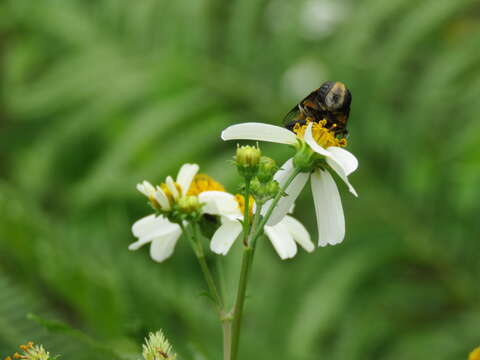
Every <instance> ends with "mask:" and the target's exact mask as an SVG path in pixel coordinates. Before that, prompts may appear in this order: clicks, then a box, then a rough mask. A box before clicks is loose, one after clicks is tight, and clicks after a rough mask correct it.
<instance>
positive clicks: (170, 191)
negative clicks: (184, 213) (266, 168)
mask: <svg viewBox="0 0 480 360" xmlns="http://www.w3.org/2000/svg"><path fill="white" fill-rule="evenodd" d="M198 170H199V167H198V165H197V164H185V165H183V166H182V167H181V168H180V171H179V172H178V176H177V181H176V182H174V181H173V179H172V177H171V176H168V177H167V179H166V181H165V183H164V184H162V185H161V186H157V187H154V186H153V185H152V184H150V183H149V182H148V181H144V182H142V183H140V184H138V185H137V189H138V191H140V192H141V193H142V194H144V195H145V196H147V197H148V198H149V199H150V201H151V202H152V204H153V206H154V207H155V208H156V209H158V210H161V211H164V212H168V211H169V210H171V208H172V206H173V205H174V204H175V203H176V202H178V200H179V199H180V198H181V197H183V196H187V195H189V196H198V195H199V194H201V193H202V192H203V191H209V190H222V189H223V186H222V185H221V184H219V183H217V182H216V181H214V180H213V179H212V178H210V177H209V176H207V175H202V174H197V173H198ZM132 233H133V235H134V236H135V237H136V238H137V239H138V240H137V241H135V242H134V243H132V244H130V246H129V247H128V248H129V250H137V249H139V248H140V247H141V246H143V245H145V244H148V243H150V244H151V245H150V256H151V257H152V259H153V260H155V261H157V262H162V261H164V260H165V259H167V258H169V257H170V256H171V255H172V254H173V251H174V249H175V245H176V244H177V241H178V239H179V238H180V236H181V235H182V230H181V227H180V225H178V224H176V223H172V222H170V221H169V220H168V219H167V218H166V217H165V216H163V215H158V216H157V215H155V214H151V215H148V216H146V217H143V218H141V219H140V220H138V221H136V222H135V223H134V224H133V226H132Z"/></svg>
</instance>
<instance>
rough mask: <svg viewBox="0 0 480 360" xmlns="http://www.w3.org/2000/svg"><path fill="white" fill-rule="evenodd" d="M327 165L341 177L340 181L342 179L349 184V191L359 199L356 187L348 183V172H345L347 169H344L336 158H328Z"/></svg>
mask: <svg viewBox="0 0 480 360" xmlns="http://www.w3.org/2000/svg"><path fill="white" fill-rule="evenodd" d="M327 164H328V165H330V167H331V168H332V169H333V170H334V171H335V172H336V173H337V174H338V176H339V177H340V179H342V180H343V182H344V183H345V184H347V186H348V190H349V191H350V192H351V193H352V194H353V195H355V196H356V197H358V194H357V192H356V191H355V189H354V187H353V186H352V184H350V181H348V177H347V174H346V171H345V169H344V168H343V166H342V164H341V163H339V162H338V161H337V160H336V159H335V158H334V157H327Z"/></svg>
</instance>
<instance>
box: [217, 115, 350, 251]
mask: <svg viewBox="0 0 480 360" xmlns="http://www.w3.org/2000/svg"><path fill="white" fill-rule="evenodd" d="M324 125H325V123H322V122H320V123H313V122H310V123H308V125H305V126H303V127H302V126H299V127H297V128H295V129H294V131H296V133H297V134H295V133H294V132H292V131H290V130H288V129H285V128H283V127H279V126H275V125H269V124H262V123H243V124H237V125H233V126H230V127H228V128H227V129H225V130H224V131H223V132H222V139H223V140H241V139H244V140H258V141H269V142H274V143H280V144H287V145H296V144H297V143H298V141H299V139H302V138H303V141H304V142H305V143H306V144H307V145H308V146H309V147H310V148H311V150H312V151H314V152H315V153H317V154H320V155H322V156H324V157H325V160H326V163H327V164H328V165H329V166H330V168H331V169H332V170H333V171H335V172H336V173H337V174H338V176H339V177H340V178H341V179H342V180H343V181H344V182H345V184H346V185H347V186H348V189H349V191H350V192H351V193H352V194H354V195H355V196H357V193H356V191H355V189H354V188H353V186H352V185H351V184H350V182H349V181H348V175H350V174H351V173H352V172H353V171H355V170H356V169H357V167H358V161H357V159H356V158H355V156H354V155H353V154H351V153H350V152H348V151H347V150H345V149H342V148H341V147H339V146H332V145H335V144H339V143H341V142H340V141H338V140H337V139H336V138H335V137H334V135H333V134H332V133H330V131H329V130H328V129H326V128H325V127H324ZM312 129H313V130H312ZM313 131H315V133H314V132H313ZM319 141H320V142H321V144H319ZM322 145H323V146H322ZM293 171H294V164H293V158H292V159H289V160H288V161H287V162H286V163H285V164H284V165H283V166H282V167H281V170H279V171H278V172H277V174H275V177H274V178H275V180H277V181H278V182H279V184H280V186H283V185H284V184H285V182H286V181H287V179H288V178H289V177H290V175H291V174H292V173H293ZM309 178H311V187H312V194H313V200H314V204H315V212H316V216H317V225H318V245H319V246H326V245H327V244H330V245H335V244H339V243H341V242H342V241H343V238H344V236H345V218H344V214H343V208H342V203H341V200H340V195H339V193H338V189H337V186H336V184H335V182H334V180H333V178H332V176H331V175H330V173H329V172H328V171H326V170H325V169H321V168H317V169H314V170H313V172H312V173H311V174H310V173H304V172H301V173H300V174H298V175H297V176H296V177H295V179H294V180H293V181H292V183H291V184H290V185H289V186H288V188H287V189H286V191H285V192H286V194H287V195H288V196H285V197H282V199H281V200H280V201H279V203H278V204H277V206H276V207H275V209H274V211H273V213H272V216H271V217H270V219H269V221H268V223H267V224H268V225H275V224H278V223H280V221H281V220H282V219H283V218H284V216H285V215H286V214H287V212H288V210H289V209H290V207H291V206H292V205H293V203H294V202H295V200H296V199H297V197H298V195H299V194H300V192H301V191H302V189H303V187H304V186H305V184H306V183H307V181H308V179H309ZM268 205H269V203H267V204H265V206H264V209H268Z"/></svg>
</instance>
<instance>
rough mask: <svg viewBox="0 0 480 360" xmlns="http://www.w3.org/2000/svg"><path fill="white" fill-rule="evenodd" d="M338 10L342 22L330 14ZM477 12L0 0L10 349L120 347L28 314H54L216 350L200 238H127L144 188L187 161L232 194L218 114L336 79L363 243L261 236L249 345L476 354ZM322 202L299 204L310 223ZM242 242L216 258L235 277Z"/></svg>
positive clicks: (0, 260) (0, 311)
mask: <svg viewBox="0 0 480 360" xmlns="http://www.w3.org/2000/svg"><path fill="white" fill-rule="evenodd" d="M319 4H320V5H319ZM321 4H323V5H321ZM325 4H330V8H331V7H332V6H333V7H334V8H336V9H337V15H338V12H339V11H344V12H343V13H340V15H341V14H343V17H339V19H338V22H337V23H332V24H329V21H327V20H325V19H323V20H322V21H323V22H326V24H324V25H329V26H330V27H326V28H325V27H322V26H320V27H318V26H316V25H318V24H316V23H315V22H314V21H313V20H315V19H316V18H312V16H314V15H315V11H313V10H314V9H316V6H317V7H318V6H324V7H323V8H321V9H323V10H324V11H326V10H325V9H328V6H327V7H325ZM332 4H333V5H332ZM335 4H336V6H334V5H335ZM339 4H340V5H342V6H339ZM479 13H480V8H479V6H478V4H477V3H476V2H475V1H473V0H457V1H451V0H420V1H413V0H392V1H384V0H365V1H347V0H345V1H341V2H333V1H331V2H327V1H326V0H316V1H314V0H310V1H297V2H285V1H280V0H244V1H221V0H200V1H195V2H193V1H190V0H177V1H174V2H172V1H170V2H167V1H160V0H143V1H139V2H131V1H126V0H97V1H85V0H83V1H80V0H69V1H59V0H44V1H28V0H5V1H4V2H2V3H1V4H0V54H1V70H0V71H1V73H0V74H1V77H2V85H1V97H0V106H1V107H0V127H1V132H0V174H1V177H2V180H1V182H0V209H1V210H0V214H1V216H0V297H1V298H2V300H1V302H0V325H1V326H0V354H9V353H12V352H13V351H14V349H15V347H16V346H17V345H18V344H20V343H25V342H26V341H28V340H34V341H35V342H37V343H40V342H43V343H45V344H46V345H48V348H49V349H50V350H51V351H52V352H54V353H62V354H63V356H64V358H68V359H72V360H76V359H84V358H88V359H97V358H98V359H100V358H101V359H106V358H108V357H106V355H105V354H103V353H97V352H95V351H93V353H91V354H88V355H86V353H87V349H86V348H85V347H82V346H81V345H80V344H78V343H76V342H75V341H73V340H65V338H64V337H63V336H61V335H60V334H55V333H54V334H51V335H49V336H48V338H47V337H46V336H47V334H45V332H43V331H42V330H41V329H40V328H39V327H38V326H37V325H36V324H35V323H32V322H30V321H28V320H27V319H26V318H25V315H26V314H27V313H29V312H40V313H45V314H47V315H51V316H54V317H60V318H62V319H64V320H65V321H67V322H68V323H70V324H71V325H72V326H75V327H79V328H82V329H83V330H85V331H86V332H87V333H89V334H90V335H91V336H92V337H96V338H99V339H100V340H101V341H102V343H104V344H106V345H108V346H112V347H115V349H120V350H119V351H121V352H122V353H124V354H127V355H128V354H130V355H132V354H140V352H141V349H140V346H139V345H138V344H140V343H141V341H142V339H143V338H144V337H145V335H146V334H147V333H148V332H149V331H155V330H157V329H159V328H163V329H166V331H167V332H168V334H169V337H170V339H171V340H172V343H173V344H175V347H176V350H178V353H179V354H181V355H183V356H182V358H185V359H190V358H191V359H217V358H219V356H220V354H219V352H218V351H217V349H219V348H220V344H219V339H220V333H219V331H218V330H217V324H216V323H215V319H214V317H213V316H211V314H210V312H209V311H207V308H208V306H209V305H210V304H209V300H208V299H206V298H202V297H200V296H192V295H191V294H199V293H200V292H201V290H202V288H203V283H202V279H201V275H200V274H199V272H198V269H197V264H196V263H195V261H194V260H195V259H194V258H193V255H192V254H191V253H190V251H189V249H188V246H187V244H186V242H183V244H182V243H180V244H179V246H178V249H177V250H176V253H175V256H174V257H173V258H172V259H171V260H169V261H168V262H167V263H165V264H161V265H158V264H155V263H153V262H151V261H150V259H149V257H148V255H147V254H146V253H145V254H143V255H144V256H141V255H140V254H135V256H134V255H132V254H130V253H129V252H128V251H127V245H128V244H129V242H131V241H133V239H132V237H131V234H130V224H131V223H132V222H133V221H134V219H136V218H138V217H140V216H142V215H145V212H144V209H145V207H144V204H143V203H142V201H141V200H140V201H139V199H140V197H139V196H138V194H137V193H136V191H135V189H134V185H135V183H136V182H138V181H140V180H143V179H144V178H148V179H159V180H160V179H163V178H164V176H165V174H169V173H175V171H176V169H177V168H178V165H179V164H181V163H184V162H187V161H188V162H198V163H199V164H201V166H202V171H204V172H208V173H209V174H211V175H212V176H214V177H216V178H218V179H221V180H222V181H223V182H224V183H225V184H227V185H228V187H229V188H230V190H232V191H234V190H235V186H236V184H233V183H232V179H230V178H228V177H226V175H225V173H226V172H225V171H224V169H225V167H227V166H231V165H229V163H228V162H227V160H228V159H230V158H231V157H232V155H233V152H234V148H233V144H226V143H222V142H221V141H220V140H219V134H220V131H221V129H223V128H224V127H225V126H227V125H229V124H232V123H235V122H240V121H260V122H270V123H275V124H278V123H279V122H280V120H281V118H282V116H283V115H284V113H286V112H287V111H288V110H289V109H290V108H291V106H292V105H293V104H294V103H295V102H296V101H298V100H299V99H300V98H301V97H302V96H304V95H306V93H308V91H310V90H312V89H313V88H315V87H316V86H318V84H319V83H320V82H321V81H323V80H326V79H333V80H340V81H343V82H345V83H346V84H348V86H349V87H350V89H351V90H352V93H353V104H352V114H351V119H350V125H349V129H350V134H351V136H350V139H349V143H350V147H349V149H350V150H351V151H352V152H353V153H354V154H356V155H357V157H358V158H359V159H360V161H361V163H360V170H359V171H358V172H357V174H356V175H354V176H353V177H352V179H351V180H352V182H354V183H355V186H356V188H357V190H358V191H359V194H360V198H359V199H358V200H354V199H351V198H350V197H349V196H348V195H347V194H346V192H345V193H344V194H343V195H344V196H343V198H344V207H345V210H346V215H347V239H346V241H345V242H344V244H342V245H340V246H336V247H329V248H325V249H318V250H317V251H316V252H315V253H314V254H313V255H302V256H298V257H297V258H296V259H295V260H293V261H287V262H282V261H280V260H279V259H278V258H277V256H276V255H275V254H274V253H273V251H272V249H271V247H270V246H264V244H262V243H261V244H260V248H259V249H258V257H257V259H256V263H255V265H254V266H255V272H254V273H255V274H256V277H255V278H254V279H253V281H252V288H254V289H256V291H255V294H256V296H254V297H250V298H249V301H248V302H247V308H246V311H247V314H246V322H245V326H246V328H245V331H244V332H243V339H242V344H243V346H242V353H241V358H244V359H257V358H258V359H260V358H265V359H270V358H272V359H275V358H278V359H283V358H290V359H299V360H307V359H317V358H319V357H320V355H319V354H321V356H322V357H324V358H328V359H332V360H336V359H345V358H349V359H367V358H368V359H386V360H396V359H410V358H412V359H414V358H420V357H423V354H425V353H428V354H429V357H430V358H434V359H437V360H450V359H452V360H453V359H459V358H466V354H468V352H469V350H471V349H473V348H474V346H475V345H478V343H479V342H480V339H479V337H478V334H479V325H478V324H479V323H480V305H479V304H480V288H479V286H478V278H479V275H480V262H479V261H478V254H479V253H480V243H479V242H478V237H479V234H480V225H479V222H478V220H477V217H478V213H479V211H480V201H479V199H480V188H479V187H478V183H479V182H480V166H479V165H478V164H479V161H480V151H479V149H480V121H479V119H480V102H479V101H478V98H479V96H480V68H479V67H478V64H479V61H480V52H479V51H478V48H479V46H480V27H479V26H478V21H479ZM327 15H328V14H327ZM332 18H333V15H332ZM316 21H318V22H319V23H320V22H321V20H320V19H316ZM320 25H322V24H321V23H320ZM264 149H266V152H268V153H269V154H272V153H274V154H276V160H277V161H278V162H279V163H281V161H283V160H285V159H286V155H287V154H286V153H285V151H286V149H284V147H280V146H275V145H271V146H265V147H264ZM230 173H234V171H231V172H230ZM307 195H308V194H304V196H303V197H302V198H301V199H300V201H299V202H298V203H297V209H296V214H297V217H298V218H300V219H302V221H304V222H305V223H307V224H309V225H310V229H311V231H314V226H313V225H314V216H313V215H312V213H311V209H312V205H311V200H310V199H309V198H308V196H307ZM238 255H239V254H238V252H237V253H235V252H232V253H230V254H229V255H228V257H227V258H226V259H221V260H220V262H221V264H222V266H225V267H226V268H227V270H228V272H229V274H231V276H229V277H228V278H227V279H226V281H227V282H229V281H230V282H232V281H234V279H236V269H238V267H239V266H238ZM224 260H225V261H224ZM209 261H211V262H213V261H216V258H215V257H214V256H210V257H209ZM39 299H41V301H40V300H39ZM38 308H40V309H38ZM452 334H455V335H456V336H455V337H453V336H452ZM69 344H70V345H69ZM132 356H133V355H132Z"/></svg>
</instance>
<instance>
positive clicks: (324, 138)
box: [293, 118, 347, 148]
mask: <svg viewBox="0 0 480 360" xmlns="http://www.w3.org/2000/svg"><path fill="white" fill-rule="evenodd" d="M310 123H313V124H312V135H313V138H314V139H315V141H316V142H317V143H318V144H319V145H320V146H322V147H324V148H328V147H330V146H338V147H345V146H347V139H345V138H338V137H337V135H335V132H334V131H333V129H334V128H335V127H336V126H337V124H333V125H332V127H331V128H327V127H326V125H327V120H325V119H323V120H321V121H319V122H314V121H312V119H311V118H307V122H306V124H304V125H301V124H299V123H296V124H295V126H294V127H293V132H294V133H295V134H296V135H297V137H299V138H300V139H303V137H304V136H305V131H306V130H307V127H308V125H309V124H310Z"/></svg>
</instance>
